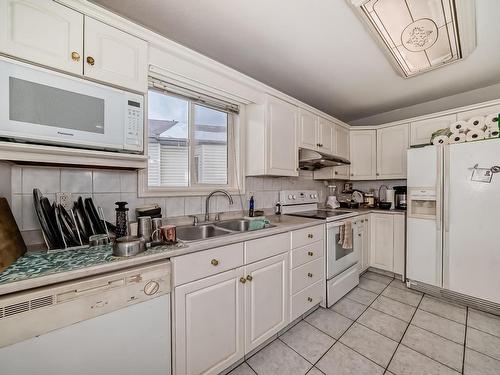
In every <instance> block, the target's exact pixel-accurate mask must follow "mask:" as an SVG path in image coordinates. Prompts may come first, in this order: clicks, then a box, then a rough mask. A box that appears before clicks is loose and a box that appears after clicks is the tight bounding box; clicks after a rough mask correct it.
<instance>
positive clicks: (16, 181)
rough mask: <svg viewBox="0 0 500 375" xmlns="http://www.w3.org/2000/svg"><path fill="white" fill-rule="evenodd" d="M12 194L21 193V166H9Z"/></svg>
mask: <svg viewBox="0 0 500 375" xmlns="http://www.w3.org/2000/svg"><path fill="white" fill-rule="evenodd" d="M11 185H12V194H21V193H22V192H23V190H22V189H23V178H22V168H21V167H18V166H17V165H15V166H13V167H12V168H11Z"/></svg>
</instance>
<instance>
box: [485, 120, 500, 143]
mask: <svg viewBox="0 0 500 375" xmlns="http://www.w3.org/2000/svg"><path fill="white" fill-rule="evenodd" d="M484 133H485V137H486V138H487V139H489V138H498V137H499V136H500V130H499V127H498V124H496V125H495V124H492V125H490V126H487V127H486V131H485V132H484Z"/></svg>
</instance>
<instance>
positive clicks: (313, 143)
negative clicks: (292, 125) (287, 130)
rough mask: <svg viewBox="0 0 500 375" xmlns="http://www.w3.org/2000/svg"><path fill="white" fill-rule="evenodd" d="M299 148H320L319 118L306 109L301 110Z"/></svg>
mask: <svg viewBox="0 0 500 375" xmlns="http://www.w3.org/2000/svg"><path fill="white" fill-rule="evenodd" d="M299 147H302V148H307V149H310V150H316V149H318V148H319V129H318V116H316V115H315V114H313V113H311V112H308V111H306V110H304V109H300V110H299Z"/></svg>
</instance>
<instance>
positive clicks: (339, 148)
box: [334, 125, 350, 159]
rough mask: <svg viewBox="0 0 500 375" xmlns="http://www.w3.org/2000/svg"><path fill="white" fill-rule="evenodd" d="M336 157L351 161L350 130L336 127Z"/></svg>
mask: <svg viewBox="0 0 500 375" xmlns="http://www.w3.org/2000/svg"><path fill="white" fill-rule="evenodd" d="M334 140H335V155H337V156H340V157H342V158H345V159H349V143H350V142H349V129H346V128H344V127H342V126H340V125H335V133H334Z"/></svg>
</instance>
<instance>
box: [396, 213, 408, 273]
mask: <svg viewBox="0 0 500 375" xmlns="http://www.w3.org/2000/svg"><path fill="white" fill-rule="evenodd" d="M405 238H406V231H405V215H394V273H397V274H398V275H403V276H404V273H405V253H406V252H405Z"/></svg>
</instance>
